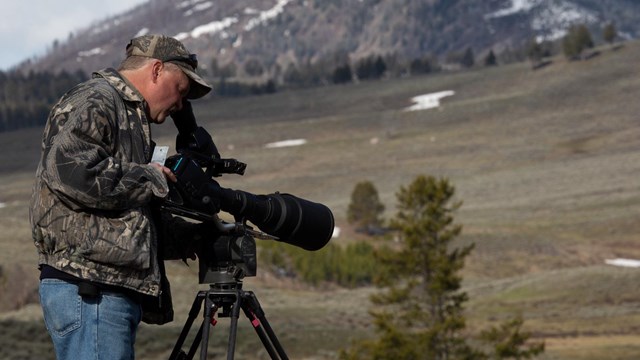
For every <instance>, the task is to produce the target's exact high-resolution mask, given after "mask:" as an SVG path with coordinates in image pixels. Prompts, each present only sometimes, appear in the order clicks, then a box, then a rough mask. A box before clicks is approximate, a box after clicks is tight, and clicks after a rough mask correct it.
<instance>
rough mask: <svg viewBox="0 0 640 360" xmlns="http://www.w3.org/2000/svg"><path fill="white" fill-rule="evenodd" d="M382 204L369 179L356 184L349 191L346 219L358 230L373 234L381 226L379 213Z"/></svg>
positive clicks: (382, 206) (382, 209) (381, 211)
mask: <svg viewBox="0 0 640 360" xmlns="http://www.w3.org/2000/svg"><path fill="white" fill-rule="evenodd" d="M383 212H384V205H383V204H382V203H381V202H380V198H379V197H378V190H376V187H375V186H374V185H373V183H372V182H371V181H362V182H359V183H357V184H356V186H355V187H354V189H353V192H352V193H351V202H350V203H349V208H348V209H347V221H348V222H349V224H355V225H356V228H357V229H358V230H361V231H364V232H366V233H368V234H374V233H376V232H378V231H379V230H380V229H381V228H382V219H381V217H380V216H381V215H382V213H383Z"/></svg>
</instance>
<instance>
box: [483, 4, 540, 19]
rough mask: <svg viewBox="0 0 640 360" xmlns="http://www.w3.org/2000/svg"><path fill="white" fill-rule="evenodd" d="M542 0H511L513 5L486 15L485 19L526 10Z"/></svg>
mask: <svg viewBox="0 0 640 360" xmlns="http://www.w3.org/2000/svg"><path fill="white" fill-rule="evenodd" d="M541 3H542V0H511V5H510V6H509V7H508V8H506V9H501V10H498V11H495V12H492V13H489V14H486V15H485V16H484V18H485V19H492V18H499V17H504V16H509V15H513V14H517V13H520V12H526V11H529V10H531V9H533V8H534V7H536V6H537V5H540V4H541Z"/></svg>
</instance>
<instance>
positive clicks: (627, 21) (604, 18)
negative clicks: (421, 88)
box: [19, 0, 640, 77]
mask: <svg viewBox="0 0 640 360" xmlns="http://www.w3.org/2000/svg"><path fill="white" fill-rule="evenodd" d="M638 14H640V2H637V1H634V0H572V1H569V0H487V1H475V0H215V1H208V0H185V1H181V2H175V1H172V0H150V1H148V2H147V3H144V4H142V5H139V6H137V7H136V8H134V9H132V10H130V11H128V12H126V13H123V14H121V15H117V16H113V17H110V18H107V19H105V20H103V21H100V22H97V23H95V24H93V25H91V26H89V27H87V28H83V29H78V30H77V31H75V32H74V33H73V34H71V35H70V36H69V38H68V39H66V40H64V41H56V42H55V43H54V44H53V45H52V47H51V49H50V50H49V52H48V53H47V54H46V55H44V56H42V57H40V58H37V59H30V60H27V61H25V62H24V63H23V64H21V65H20V66H19V68H20V69H21V70H25V71H30V70H34V71H43V70H51V71H60V70H63V69H64V70H67V71H76V70H78V69H80V70H83V71H85V72H90V71H93V70H95V69H99V68H103V67H106V66H116V65H117V64H118V63H119V61H120V60H121V59H122V56H123V54H124V48H125V45H126V43H127V42H128V40H129V39H130V38H132V37H135V36H137V35H142V34H146V33H164V34H167V35H171V36H174V37H176V38H178V39H180V40H182V41H183V42H184V43H185V44H186V45H187V47H188V48H189V49H190V50H191V51H193V52H195V53H197V54H198V56H199V59H200V64H201V65H200V67H201V68H202V69H203V71H205V72H207V71H208V70H211V67H212V64H213V60H214V59H215V60H216V63H217V64H218V65H225V64H230V63H233V64H235V65H236V66H238V68H240V69H242V68H243V66H242V65H245V64H246V63H247V62H249V61H251V62H253V63H254V64H255V63H256V62H257V63H258V64H259V66H260V67H261V68H263V69H264V72H265V73H266V74H267V75H269V76H271V77H274V76H277V75H278V74H280V73H281V72H283V71H284V70H285V69H287V67H288V66H289V65H290V64H293V65H295V66H300V65H303V64H309V63H311V64H313V63H315V62H318V61H325V60H329V61H338V60H337V59H339V61H342V60H344V59H345V58H346V57H347V56H348V59H350V60H351V61H353V60H357V59H360V58H363V57H366V56H369V55H395V56H397V58H399V59H400V60H403V61H407V60H409V61H410V60H413V59H416V58H420V57H424V56H439V57H442V56H445V55H446V54H448V53H452V52H461V51H464V50H465V49H467V48H469V47H470V48H471V49H473V51H474V52H475V53H476V54H482V53H485V52H487V51H488V50H489V49H493V50H494V51H495V52H498V53H500V52H501V51H503V50H505V49H514V48H520V47H522V46H523V45H524V44H525V43H526V42H527V41H529V40H531V39H532V38H534V37H536V38H538V39H548V40H555V39H558V38H560V37H562V36H563V35H564V32H565V30H566V29H567V27H568V26H569V25H570V24H574V23H581V24H587V25H588V26H589V27H590V28H591V29H592V33H593V35H594V38H596V39H598V38H599V37H600V32H601V31H600V29H601V28H602V26H603V25H604V24H606V23H609V22H614V24H615V25H616V28H617V30H618V33H619V35H620V36H621V37H623V38H636V37H638V35H640V22H639V21H637V19H638Z"/></svg>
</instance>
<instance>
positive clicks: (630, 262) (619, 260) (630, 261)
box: [604, 258, 640, 268]
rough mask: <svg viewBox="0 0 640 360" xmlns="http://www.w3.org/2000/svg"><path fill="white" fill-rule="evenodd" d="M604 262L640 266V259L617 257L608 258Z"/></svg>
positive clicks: (633, 266) (622, 265) (615, 264)
mask: <svg viewBox="0 0 640 360" xmlns="http://www.w3.org/2000/svg"><path fill="white" fill-rule="evenodd" d="M604 262H605V263H606V264H607V265H613V266H621V267H632V268H637V267H640V260H634V259H622V258H617V259H607V260H605V261H604Z"/></svg>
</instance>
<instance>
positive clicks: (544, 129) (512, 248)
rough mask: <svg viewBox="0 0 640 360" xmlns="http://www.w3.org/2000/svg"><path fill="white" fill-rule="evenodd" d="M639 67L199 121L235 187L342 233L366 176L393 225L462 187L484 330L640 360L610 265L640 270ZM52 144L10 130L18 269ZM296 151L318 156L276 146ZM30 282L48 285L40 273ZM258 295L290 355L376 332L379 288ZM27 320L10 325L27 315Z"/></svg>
mask: <svg viewBox="0 0 640 360" xmlns="http://www.w3.org/2000/svg"><path fill="white" fill-rule="evenodd" d="M639 57H640V44H637V43H629V44H627V45H626V46H625V47H623V48H622V49H621V50H618V51H615V52H613V51H610V50H605V51H603V53H602V55H600V56H598V57H596V58H593V59H591V60H589V61H586V62H576V63H567V62H565V61H564V60H563V59H554V63H553V64H552V65H551V66H548V67H546V68H544V69H541V70H538V71H531V70H530V68H529V67H528V65H527V64H518V65H511V66H504V67H498V68H493V69H482V70H476V71H469V72H464V73H458V74H441V75H434V76H427V77H422V78H410V79H401V80H392V81H381V82H364V83H360V84H354V85H349V86H332V87H326V88H318V89H309V90H303V91H298V92H282V93H278V94H274V95H270V96H262V97H255V98H248V99H231V100H229V99H226V100H217V99H216V100H214V101H211V102H208V103H204V104H196V111H197V112H198V119H199V122H200V123H201V124H202V125H204V126H205V127H206V128H208V129H209V130H211V131H212V132H213V134H214V139H215V140H216V143H217V144H218V147H219V149H220V150H221V152H222V153H223V155H224V156H226V157H234V158H237V159H240V160H242V161H245V162H247V163H248V164H249V167H248V171H247V174H246V175H245V176H243V177H239V176H233V175H226V176H224V177H223V178H221V179H220V182H221V183H222V185H223V186H226V187H231V188H236V189H243V190H247V191H251V192H254V193H267V192H272V191H276V190H280V191H283V192H291V193H293V194H296V195H299V196H302V197H305V198H309V199H311V200H315V201H320V202H323V203H326V204H327V205H329V206H330V207H331V208H332V209H333V211H334V213H335V215H336V219H337V224H338V226H341V227H347V224H346V221H345V218H346V208H347V205H348V202H349V196H350V193H351V191H352V189H353V186H354V185H355V184H356V183H357V182H359V181H362V180H364V179H368V180H371V181H373V182H374V184H375V185H376V187H377V188H378V191H379V192H380V195H381V198H382V201H383V202H384V203H385V204H386V205H387V213H386V216H387V217H391V216H392V215H393V213H394V203H395V198H394V194H395V192H396V191H397V190H398V188H399V187H400V186H401V185H406V184H408V183H409V182H410V181H411V180H413V178H414V177H415V176H416V175H418V174H430V175H436V176H444V177H448V178H449V179H450V180H451V182H452V183H453V184H454V185H455V186H456V189H457V196H458V197H459V198H460V199H461V200H463V201H464V205H463V207H462V208H461V210H460V212H459V214H458V217H457V221H458V222H459V223H461V224H463V225H464V230H463V236H462V237H461V239H460V241H461V242H475V243H476V250H475V251H474V253H473V254H472V256H471V258H470V259H469V261H468V264H467V267H466V268H465V286H466V289H467V290H468V291H469V294H470V295H471V298H472V300H471V302H470V303H469V306H468V308H469V319H470V321H469V322H470V326H471V327H472V328H474V329H477V328H482V327H483V326H486V325H488V324H492V323H494V322H495V321H497V320H500V319H503V318H505V317H508V316H510V315H513V314H515V313H520V314H523V316H524V318H525V327H526V328H527V329H528V330H531V331H533V332H534V334H536V336H538V337H540V338H544V339H546V340H547V343H548V346H547V352H546V354H545V356H544V358H548V359H596V358H620V359H630V358H635V357H636V355H637V354H638V353H639V352H640V342H639V341H637V340H634V338H633V336H631V335H632V334H634V333H635V332H636V330H637V327H636V325H635V324H636V323H637V322H638V320H640V319H639V318H640V311H638V310H637V309H638V303H637V300H636V299H638V298H640V296H639V295H640V289H639V288H638V286H636V283H637V281H635V275H636V272H635V270H629V269H618V268H613V267H607V266H604V265H602V264H603V262H604V259H606V258H610V257H640V250H639V249H638V247H637V245H636V241H637V234H638V233H639V231H640V222H638V221H637V216H638V215H637V214H639V213H640V201H639V200H640V187H638V185H637V184H638V181H637V179H638V178H639V177H640V151H638V150H639V149H640V143H639V142H638V138H639V137H638V135H640V134H639V133H640V130H638V126H637V121H638V120H637V116H638V113H640V111H639V110H640V103H639V102H638V101H637V100H636V97H637V94H639V93H640V76H639V75H640V74H639V72H640V68H638V66H637V59H638V58H639ZM444 90H454V91H455V95H454V96H451V97H447V98H445V99H443V106H442V107H440V108H439V109H437V110H426V111H420V112H404V111H402V109H403V108H404V107H406V106H409V105H410V101H409V99H410V98H411V97H413V96H416V95H420V94H424V93H429V92H436V91H444ZM172 132H173V129H172V126H171V125H165V126H161V127H158V128H156V129H154V133H155V136H156V138H157V142H158V143H159V144H163V143H166V144H171V143H172V142H173V135H172ZM39 136H40V132H39V131H38V130H23V131H19V132H14V133H9V134H0V148H1V149H2V151H0V160H1V161H0V171H1V172H0V177H1V178H2V181H1V182H0V202H4V203H6V204H7V207H5V208H1V209H0V229H1V231H0V244H2V252H0V264H2V266H3V267H5V268H8V267H11V266H12V264H15V263H18V262H20V263H27V264H35V254H34V250H33V246H32V245H31V241H30V231H29V225H28V220H27V204H28V197H29V193H30V189H31V184H32V181H33V180H32V176H33V171H34V170H35V163H36V162H37V153H38V141H39ZM297 138H305V139H307V140H308V144H307V145H305V146H301V147H292V148H279V149H264V148H263V145H264V144H266V143H269V142H273V141H280V140H286V139H297ZM372 139H376V140H377V141H372ZM334 241H335V242H337V243H340V242H346V241H350V239H347V238H342V239H338V240H334ZM170 270H171V274H172V288H173V289H174V292H175V294H176V296H175V297H176V308H177V314H178V319H177V320H176V322H175V323H174V324H173V325H169V326H166V327H160V328H158V327H143V328H142V330H141V335H140V340H139V346H140V347H141V351H140V352H139V355H140V358H149V359H151V358H156V357H157V356H158V354H161V353H165V352H166V351H167V344H168V343H169V342H170V340H171V339H174V338H175V337H177V333H178V330H179V327H180V326H181V325H182V321H183V319H184V314H186V311H187V309H188V307H189V306H190V303H191V301H192V300H193V297H194V296H195V292H196V291H197V287H198V286H197V285H196V284H195V283H196V278H197V277H196V275H195V272H194V269H192V268H185V267H184V266H182V265H180V264H174V265H172V266H171V267H170ZM29 271H31V272H32V274H31V275H32V276H33V277H35V276H36V271H35V266H34V268H32V269H30V270H28V272H29ZM247 288H250V289H253V290H255V291H256V293H257V294H258V297H259V298H260V300H261V302H262V304H263V306H264V308H265V310H266V311H267V316H268V317H269V319H270V320H271V322H272V325H273V326H274V328H275V329H276V331H277V332H278V335H279V336H280V337H281V339H282V340H283V344H284V345H285V348H286V349H288V350H289V351H290V352H291V353H292V354H295V356H293V357H294V358H331V357H333V356H334V355H335V351H336V349H337V348H339V347H340V346H344V345H346V344H348V342H349V340H350V339H351V338H353V337H361V336H364V335H365V334H367V333H369V332H370V331H371V328H370V325H369V323H368V318H367V315H366V308H367V306H368V301H367V295H368V294H369V293H370V292H371V291H372V289H359V290H354V291H347V290H342V289H330V290H326V291H323V292H317V291H314V290H313V289H308V288H305V287H304V286H301V285H300V284H296V283H295V282H287V281H283V280H281V279H271V278H269V276H267V274H261V276H260V277H259V278H256V279H249V280H248V281H247ZM13 314H14V315H13V316H12V315H11V314H9V315H5V316H4V317H3V318H4V319H5V321H7V320H6V319H7V318H20V317H22V316H24V314H23V313H13ZM180 316H182V317H180ZM29 324H30V323H29ZM25 326H27V327H28V326H31V325H25ZM242 331H245V332H244V333H243V336H242V340H243V341H246V342H247V344H248V345H243V346H244V347H243V348H242V349H241V352H242V353H243V354H245V355H244V356H246V357H247V358H254V357H255V356H256V355H255V354H256V353H258V352H259V350H256V349H259V348H260V345H259V343H257V342H253V341H256V340H255V339H251V340H250V338H255V336H254V335H253V334H250V330H249V329H246V328H243V330H242ZM245 334H246V336H244V335H245ZM153 339H157V340H156V341H154V340H153ZM222 342H224V340H220V343H222ZM256 344H257V345H256ZM607 355H610V356H607Z"/></svg>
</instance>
